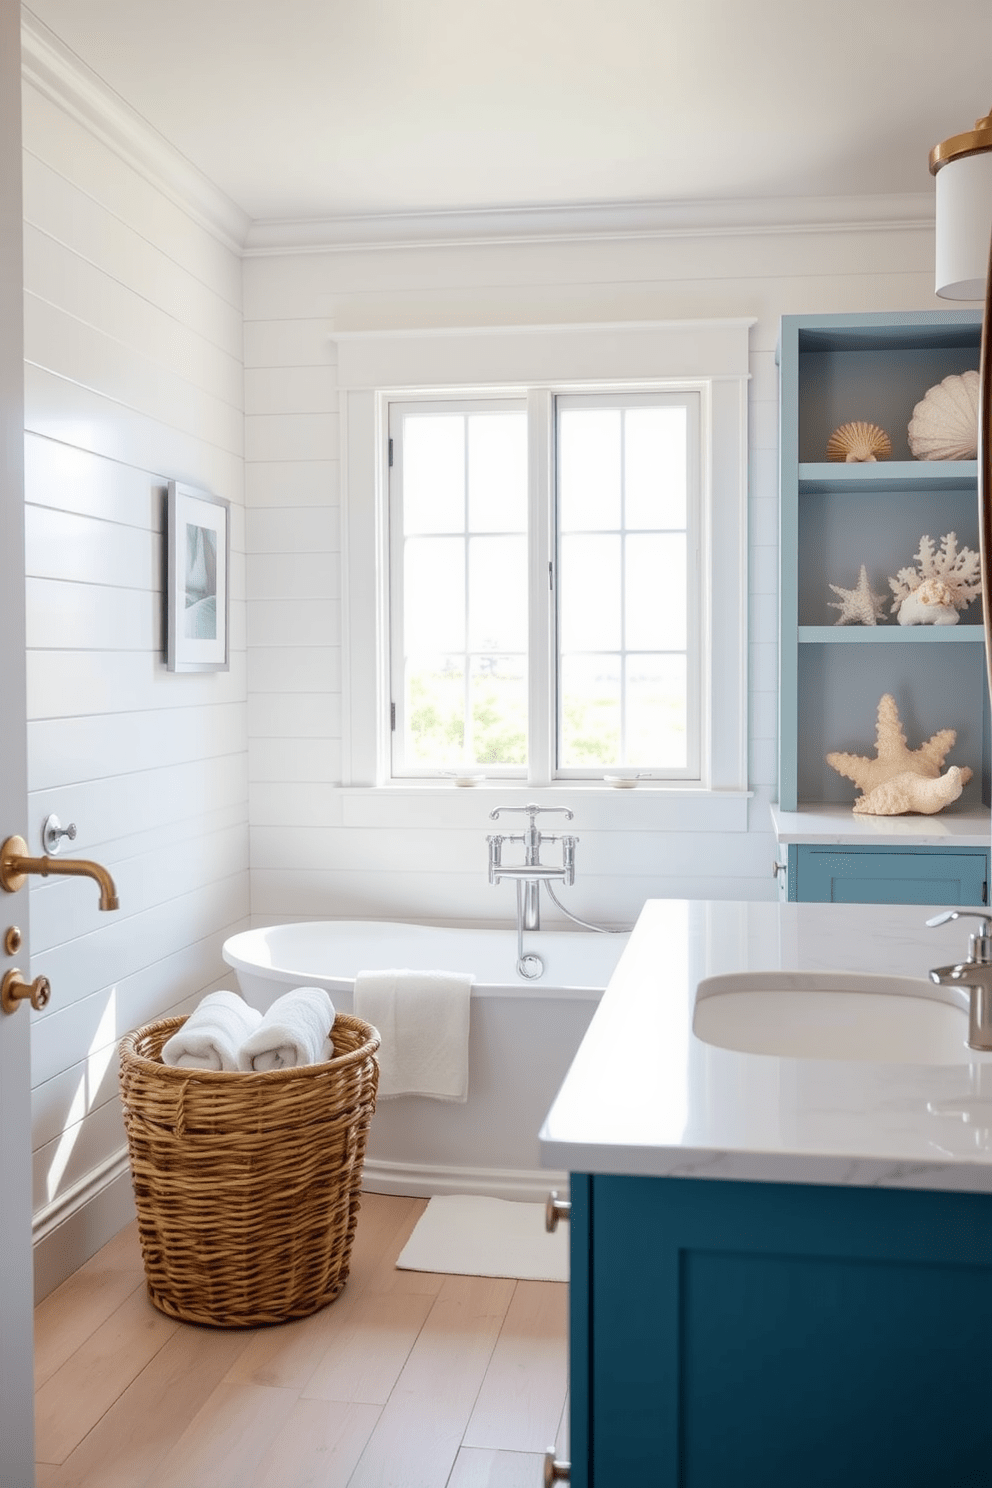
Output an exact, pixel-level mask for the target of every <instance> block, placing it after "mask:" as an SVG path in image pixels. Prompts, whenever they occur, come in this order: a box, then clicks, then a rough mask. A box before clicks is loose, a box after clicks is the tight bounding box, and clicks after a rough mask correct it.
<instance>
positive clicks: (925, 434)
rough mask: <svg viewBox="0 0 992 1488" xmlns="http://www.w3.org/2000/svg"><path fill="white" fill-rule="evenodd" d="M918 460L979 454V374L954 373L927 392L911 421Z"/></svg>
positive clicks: (911, 444)
mask: <svg viewBox="0 0 992 1488" xmlns="http://www.w3.org/2000/svg"><path fill="white" fill-rule="evenodd" d="M907 433H908V436H909V448H910V450H911V451H912V453H913V454H914V455H915V456H916V458H917V460H973V459H974V458H975V455H976V454H977V453H978V373H977V372H962V373H960V374H959V373H957V372H955V373H952V374H951V376H950V377H945V378H944V380H943V382H938V384H937V386H936V387H932V388H930V389H929V391H928V392H926V393H925V394H924V395H923V397H922V398H921V399H920V401H919V403H917V405H916V407H915V408H914V409H913V417H912V418H911V419H910V421H909V429H908V430H907Z"/></svg>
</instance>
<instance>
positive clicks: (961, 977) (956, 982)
mask: <svg viewBox="0 0 992 1488" xmlns="http://www.w3.org/2000/svg"><path fill="white" fill-rule="evenodd" d="M962 913H963V915H964V916H965V917H966V918H968V919H975V920H980V921H981V925H980V926H979V928H978V930H976V932H975V934H974V935H971V936H969V938H968V959H967V961H959V962H958V963H957V964H956V965H955V966H937V967H935V968H934V969H933V971H931V973H930V980H931V981H932V982H936V984H937V986H938V987H962V988H964V989H966V990H967V992H968V997H969V1001H970V1006H969V1012H968V1048H969V1049H976V1050H980V1051H987V1050H990V1049H992V919H990V918H989V916H988V915H987V914H981V913H980V912H979V911H977V910H971V911H968V910H964V911H963V912H962V911H960V910H957V909H948V910H945V911H944V913H943V914H939V915H934V917H933V919H932V920H927V924H928V925H930V926H933V925H946V924H947V922H948V920H958V919H961V918H962Z"/></svg>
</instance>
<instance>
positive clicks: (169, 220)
mask: <svg viewBox="0 0 992 1488" xmlns="http://www.w3.org/2000/svg"><path fill="white" fill-rule="evenodd" d="M22 112H23V120H24V145H25V150H26V151H27V152H28V154H30V155H31V156H33V157H36V158H37V159H38V160H41V161H44V162H45V163H46V164H47V166H48V167H49V168H50V169H51V170H52V171H53V172H55V173H56V174H58V175H62V176H64V177H65V178H66V179H67V180H68V181H71V182H72V183H73V184H74V185H75V186H77V187H78V188H79V189H80V190H81V191H83V192H85V194H86V195H87V196H89V197H91V198H92V199H93V200H94V201H95V202H99V203H100V204H101V205H102V207H103V208H104V209H105V210H106V211H108V212H110V213H111V214H112V215H113V216H115V217H118V218H120V219H121V220H122V221H124V222H127V223H129V224H130V225H131V226H132V227H133V228H135V229H136V230H137V231H138V232H139V233H140V234H141V235H142V236H143V237H147V238H148V239H149V240H150V241H151V242H153V243H155V244H156V245H157V246H158V247H159V249H160V250H161V251H162V252H164V253H165V254H166V255H167V256H168V257H170V258H171V259H173V260H174V261H175V262H176V263H177V264H179V265H181V266H182V267H183V268H184V269H185V270H186V272H187V273H189V274H192V275H193V276H194V277H195V278H196V279H198V280H199V281H200V282H201V283H203V284H205V285H208V286H209V287H211V288H212V289H213V291H214V293H215V294H216V295H217V296H218V297H219V298H221V299H223V300H225V301H226V302H227V303H228V304H229V305H230V306H232V307H233V308H240V305H241V259H240V255H239V254H238V252H237V251H236V250H235V249H234V248H232V247H231V246H230V245H228V244H225V243H222V242H221V241H220V240H219V239H218V238H217V237H216V235H215V234H213V233H211V232H209V231H207V229H206V228H203V227H201V226H200V225H199V224H198V223H196V222H194V221H193V220H192V218H191V217H190V215H189V213H188V212H187V211H185V210H184V208H183V207H182V205H181V204H180V203H178V202H175V201H173V200H172V199H171V198H170V197H169V196H167V195H165V194H164V193H163V192H162V191H160V190H159V189H158V187H157V186H156V185H155V183H154V181H152V180H150V179H148V178H147V177H146V176H144V175H143V174H142V173H141V171H139V170H135V169H134V167H133V166H131V165H129V164H128V163H127V162H126V161H125V160H123V159H122V158H121V156H120V155H119V154H118V153H117V152H116V151H114V150H108V149H107V148H106V146H105V145H104V144H103V143H102V142H101V141H100V140H99V139H97V138H96V137H95V135H94V134H93V132H92V131H91V130H89V129H88V128H87V127H86V125H85V124H84V123H83V122H82V121H81V120H78V119H75V118H73V117H72V115H71V114H70V113H68V112H67V111H66V110H65V109H63V108H60V107H59V106H58V104H56V103H55V102H54V101H53V100H52V99H50V98H46V97H44V96H43V95H42V94H41V93H39V92H37V91H36V89H35V88H33V87H32V86H31V84H30V83H28V84H27V85H26V86H25V87H24V89H23V99H22Z"/></svg>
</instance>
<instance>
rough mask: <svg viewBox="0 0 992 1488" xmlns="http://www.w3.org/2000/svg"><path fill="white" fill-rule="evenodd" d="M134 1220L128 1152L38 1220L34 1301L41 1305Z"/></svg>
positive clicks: (109, 1160) (94, 1173)
mask: <svg viewBox="0 0 992 1488" xmlns="http://www.w3.org/2000/svg"><path fill="white" fill-rule="evenodd" d="M133 1218H134V1195H133V1192H132V1189H131V1170H130V1165H129V1163H128V1155H127V1148H126V1147H125V1148H122V1149H121V1150H120V1151H119V1152H115V1153H114V1154H113V1155H112V1156H111V1157H109V1158H107V1159H106V1160H105V1161H104V1162H102V1163H101V1164H100V1166H99V1167H97V1168H94V1169H92V1171H91V1172H89V1173H87V1174H86V1176H85V1178H81V1179H80V1180H79V1182H78V1183H74V1184H73V1185H72V1187H71V1188H69V1189H67V1190H66V1192H65V1193H64V1194H60V1195H59V1197H58V1198H57V1199H55V1200H53V1202H52V1203H51V1204H46V1205H45V1206H44V1208H43V1209H39V1210H38V1212H37V1214H36V1215H35V1216H34V1221H33V1224H32V1232H33V1240H34V1299H35V1302H36V1303H37V1302H40V1301H41V1299H42V1298H43V1297H47V1296H48V1294H49V1292H53V1291H54V1290H55V1288H56V1287H57V1286H60V1285H61V1283H62V1282H63V1281H65V1280H66V1279H67V1277H69V1276H71V1275H72V1273H73V1272H74V1271H78V1270H79V1268H80V1266H82V1265H83V1264H84V1262H85V1261H88V1260H89V1259H90V1257H91V1256H93V1255H95V1254H96V1252H97V1251H98V1250H99V1249H100V1247H101V1246H102V1245H106V1243H107V1241H108V1240H112V1239H113V1237H114V1236H115V1235H116V1234H117V1232H118V1231H119V1230H122V1229H123V1228H124V1226H125V1225H126V1224H130V1222H131V1220H132V1219H133Z"/></svg>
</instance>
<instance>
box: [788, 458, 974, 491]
mask: <svg viewBox="0 0 992 1488" xmlns="http://www.w3.org/2000/svg"><path fill="white" fill-rule="evenodd" d="M977 481H978V461H977V460H880V461H877V462H876V463H868V464H864V465H846V464H843V463H841V462H839V461H819V462H817V463H816V464H804V465H800V466H799V494H800V495H801V496H826V495H830V494H831V493H832V492H835V491H836V492H851V491H867V490H870V492H871V494H872V495H873V496H875V495H882V494H884V493H885V492H897V491H903V492H904V491H906V490H907V488H908V489H909V490H916V491H971V490H974V489H975V488H976V485H977Z"/></svg>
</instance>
